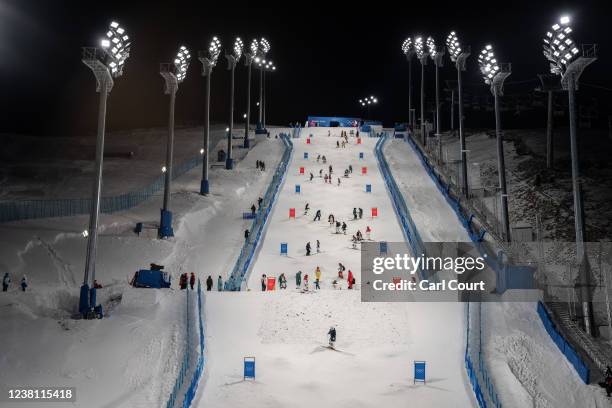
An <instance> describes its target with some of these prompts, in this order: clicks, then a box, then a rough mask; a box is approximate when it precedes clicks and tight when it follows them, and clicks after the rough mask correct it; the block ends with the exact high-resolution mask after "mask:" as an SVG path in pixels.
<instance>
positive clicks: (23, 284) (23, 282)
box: [21, 275, 28, 292]
mask: <svg viewBox="0 0 612 408" xmlns="http://www.w3.org/2000/svg"><path fill="white" fill-rule="evenodd" d="M27 287H28V280H27V278H26V276H25V275H23V278H21V291H22V292H25V290H26V288H27Z"/></svg>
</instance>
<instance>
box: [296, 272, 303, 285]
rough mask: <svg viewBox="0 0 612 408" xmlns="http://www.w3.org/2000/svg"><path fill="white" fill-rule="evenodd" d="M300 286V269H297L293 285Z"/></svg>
mask: <svg viewBox="0 0 612 408" xmlns="http://www.w3.org/2000/svg"><path fill="white" fill-rule="evenodd" d="M300 286H302V271H297V273H296V274H295V287H296V288H297V289H299V288H300Z"/></svg>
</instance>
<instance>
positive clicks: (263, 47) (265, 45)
mask: <svg viewBox="0 0 612 408" xmlns="http://www.w3.org/2000/svg"><path fill="white" fill-rule="evenodd" d="M259 51H260V55H261V56H262V57H265V56H266V54H267V53H268V52H269V51H270V43H269V42H268V40H266V39H265V38H263V37H262V38H261V40H259Z"/></svg>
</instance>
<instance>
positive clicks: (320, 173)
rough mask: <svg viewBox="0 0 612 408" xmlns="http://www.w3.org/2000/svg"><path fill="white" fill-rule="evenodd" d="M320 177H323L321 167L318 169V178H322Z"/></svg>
mask: <svg viewBox="0 0 612 408" xmlns="http://www.w3.org/2000/svg"><path fill="white" fill-rule="evenodd" d="M322 177H323V169H320V170H319V178H322Z"/></svg>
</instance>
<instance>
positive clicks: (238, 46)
mask: <svg viewBox="0 0 612 408" xmlns="http://www.w3.org/2000/svg"><path fill="white" fill-rule="evenodd" d="M243 48H244V43H243V42H242V40H241V39H240V37H237V38H236V41H234V57H235V58H236V61H238V60H239V59H240V57H241V56H242V49H243Z"/></svg>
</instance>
